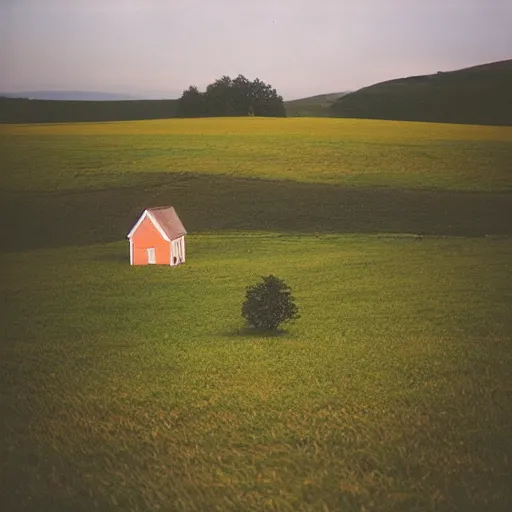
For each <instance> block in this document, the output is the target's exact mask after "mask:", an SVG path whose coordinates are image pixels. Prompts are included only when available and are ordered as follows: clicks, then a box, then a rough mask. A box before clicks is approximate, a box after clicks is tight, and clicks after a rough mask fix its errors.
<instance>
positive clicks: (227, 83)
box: [178, 75, 286, 117]
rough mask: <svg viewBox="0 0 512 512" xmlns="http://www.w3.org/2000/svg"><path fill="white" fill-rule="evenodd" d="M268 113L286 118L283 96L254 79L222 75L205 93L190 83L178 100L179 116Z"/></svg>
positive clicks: (255, 114) (270, 115) (263, 114)
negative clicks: (232, 77)
mask: <svg viewBox="0 0 512 512" xmlns="http://www.w3.org/2000/svg"><path fill="white" fill-rule="evenodd" d="M220 116H267V117H286V110H285V108H284V102H283V98H282V96H280V95H279V94H277V91H276V90H275V89H273V88H272V86H271V85H268V84H266V83H264V82H262V81H261V80H260V79H259V78H256V79H255V80H253V81H252V82H251V81H250V80H248V79H247V78H246V77H245V76H243V75H238V76H237V77H236V78H235V79H233V80H232V79H231V78H230V77H229V76H223V77H221V78H219V79H217V80H215V82H213V83H212V84H210V85H208V87H206V91H205V92H200V91H199V89H198V88H197V87H196V86H194V85H191V86H190V87H189V88H188V89H187V90H185V91H183V94H182V96H181V98H180V99H179V100H178V117H220Z"/></svg>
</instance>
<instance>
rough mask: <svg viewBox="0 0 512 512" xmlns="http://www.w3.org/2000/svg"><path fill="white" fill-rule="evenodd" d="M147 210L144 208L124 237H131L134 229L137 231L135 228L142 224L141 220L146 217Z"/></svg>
mask: <svg viewBox="0 0 512 512" xmlns="http://www.w3.org/2000/svg"><path fill="white" fill-rule="evenodd" d="M147 215H148V211H147V210H144V213H143V214H142V215H141V216H140V218H139V220H138V221H137V222H136V223H135V226H133V228H132V230H131V231H130V232H129V233H128V235H127V236H126V238H131V237H132V236H133V234H134V233H135V231H137V228H138V227H139V226H140V225H141V224H142V221H143V220H144V219H145V218H146V217H147Z"/></svg>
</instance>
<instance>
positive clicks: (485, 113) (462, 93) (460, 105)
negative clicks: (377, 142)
mask: <svg viewBox="0 0 512 512" xmlns="http://www.w3.org/2000/svg"><path fill="white" fill-rule="evenodd" d="M331 115H334V116H339V117H348V118H354V117H356V118H367V119H395V120H405V121H429V122H437V123H440V122H443V123H469V124H484V125H509V126H510V125H512V60H507V61H501V62H496V63H492V64H487V65H483V66H476V67H474V68H467V69H462V70H458V71H452V72H448V73H437V74H436V75H427V76H417V77H409V78H403V79H397V80H390V81H388V82H382V83H379V84H375V85H372V86H370V87H365V88H363V89H360V90H359V91H356V92H353V93H351V94H348V95H346V96H344V97H342V98H340V99H339V100H338V101H336V102H335V103H334V104H333V106H332V108H331Z"/></svg>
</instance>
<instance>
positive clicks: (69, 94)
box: [0, 91, 142, 101]
mask: <svg viewBox="0 0 512 512" xmlns="http://www.w3.org/2000/svg"><path fill="white" fill-rule="evenodd" d="M2 96H3V97H6V98H26V99H29V100H56V101H122V100H137V99H142V98H141V97H140V96H135V95H133V94H118V93H113V92H100V91H21V92H5V93H2V92H0V97H2Z"/></svg>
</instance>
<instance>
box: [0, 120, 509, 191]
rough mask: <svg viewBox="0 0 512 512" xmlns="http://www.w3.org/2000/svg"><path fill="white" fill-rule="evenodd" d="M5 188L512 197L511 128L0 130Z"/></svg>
mask: <svg viewBox="0 0 512 512" xmlns="http://www.w3.org/2000/svg"><path fill="white" fill-rule="evenodd" d="M0 151H1V154H2V155H3V156H2V157H1V158H2V160H1V161H2V173H1V176H0V187H1V188H4V189H10V190H12V189H20V190H29V189H35V190H54V189H80V188H84V187H93V188H98V187H106V186H113V185H127V184H136V183H137V182H139V181H144V180H145V178H144V175H147V174H151V173H158V174H160V173H162V172H164V173H183V172H186V173H190V172H193V173H202V174H216V175H224V176H231V177H244V178H260V179H261V178H263V179H271V180H292V181H297V182H307V183H325V184H338V185H349V186H386V187H398V188H433V189H451V190H485V191H504V190H512V174H511V166H510V162H512V128H510V127H490V126H471V125H450V124H429V123H412V122H411V123H409V122H394V121H369V120H357V119H356V120H354V119H314V118H290V119H272V118H270V119H269V118H217V119H211V118H210V119H171V120H156V121H134V122H112V123H76V124H55V125H0Z"/></svg>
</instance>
